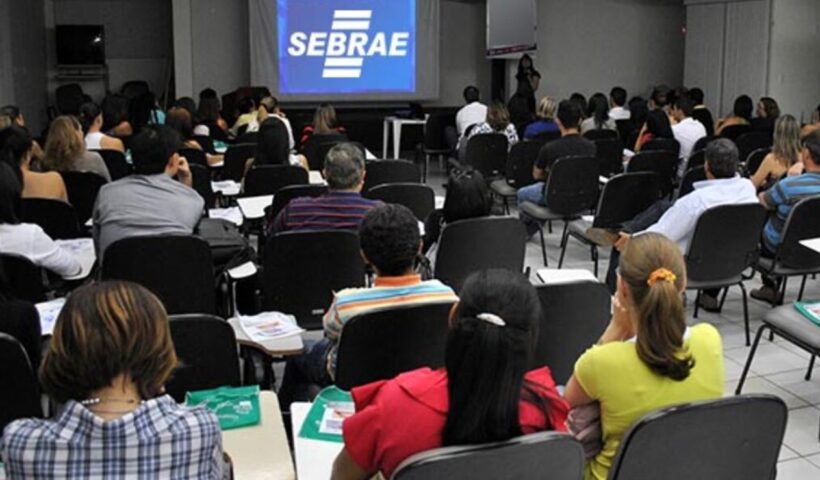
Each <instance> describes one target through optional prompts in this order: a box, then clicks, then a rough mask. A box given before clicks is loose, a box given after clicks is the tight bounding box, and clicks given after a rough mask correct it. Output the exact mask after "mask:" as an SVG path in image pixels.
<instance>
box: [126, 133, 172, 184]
mask: <svg viewBox="0 0 820 480" xmlns="http://www.w3.org/2000/svg"><path fill="white" fill-rule="evenodd" d="M181 146H182V140H181V139H180V136H179V133H177V131H176V130H174V129H172V128H171V127H169V126H167V125H148V126H146V127H145V128H143V129H142V131H140V133H138V134H137V135H135V136H134V138H133V139H132V140H131V158H132V160H133V162H134V169H135V170H136V172H137V173H138V174H140V175H157V174H160V173H163V172H165V167H166V165H168V160H169V159H170V158H171V157H172V156H173V155H174V153H176V152H177V151H178V150H179V149H180V147H181Z"/></svg>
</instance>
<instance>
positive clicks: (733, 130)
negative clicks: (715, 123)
mask: <svg viewBox="0 0 820 480" xmlns="http://www.w3.org/2000/svg"><path fill="white" fill-rule="evenodd" d="M752 130H753V129H752V126H751V125H730V126H728V127H726V128H724V129H723V130H722V131H721V132H720V135H719V136H720V137H723V138H728V139H729V140H731V141H733V142H734V141H736V140H737V139H738V138H739V137H740V136H741V135H743V134H744V133H749V132H751V131H752Z"/></svg>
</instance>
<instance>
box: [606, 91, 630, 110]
mask: <svg viewBox="0 0 820 480" xmlns="http://www.w3.org/2000/svg"><path fill="white" fill-rule="evenodd" d="M609 98H611V99H612V104H613V105H615V106H618V107H623V106H624V104H625V103H626V90H624V89H623V87H613V88H612V90H610V91H609Z"/></svg>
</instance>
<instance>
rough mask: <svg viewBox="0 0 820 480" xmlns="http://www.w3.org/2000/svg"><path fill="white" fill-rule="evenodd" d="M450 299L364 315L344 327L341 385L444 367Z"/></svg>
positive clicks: (349, 386)
mask: <svg viewBox="0 0 820 480" xmlns="http://www.w3.org/2000/svg"><path fill="white" fill-rule="evenodd" d="M452 306H453V304H452V303H450V302H447V303H440V304H428V305H419V306H411V307H395V308H389V309H385V310H379V311H376V312H372V313H366V314H363V315H358V316H356V317H353V318H352V319H350V320H349V321H348V322H347V323H345V326H344V332H343V333H344V334H343V335H342V336H341V339H340V340H339V353H338V356H337V361H336V379H335V380H336V386H338V387H339V388H341V389H343V390H348V391H349V390H350V389H352V388H353V387H357V386H359V385H365V384H368V383H371V382H375V381H377V380H386V379H389V378H393V377H395V376H396V375H398V374H400V373H403V372H409V371H410V370H414V369H416V368H420V367H430V368H432V369H437V368H441V367H443V366H444V347H445V344H446V341H447V331H448V328H449V316H450V310H451V308H452Z"/></svg>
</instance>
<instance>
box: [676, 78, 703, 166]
mask: <svg viewBox="0 0 820 480" xmlns="http://www.w3.org/2000/svg"><path fill="white" fill-rule="evenodd" d="M694 110H695V102H694V100H692V99H691V98H690V97H689V95H685V94H684V95H681V96H679V97H678V98H677V99H676V100H675V102H674V103H673V104H672V118H673V119H674V120H675V122H677V123H675V124H674V125H672V134H673V135H674V136H675V140H677V141H678V143H679V144H680V154H679V155H678V156H679V157H680V163H679V164H678V178H683V174H684V173H686V169H687V168H688V164H689V157H690V156H691V155H692V149H693V148H694V147H695V143H697V141H698V140H700V139H701V138H703V137H705V136H706V127H704V126H703V124H702V123H700V122H699V121H697V120H695V119H694V118H692V112H693V111H694Z"/></svg>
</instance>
